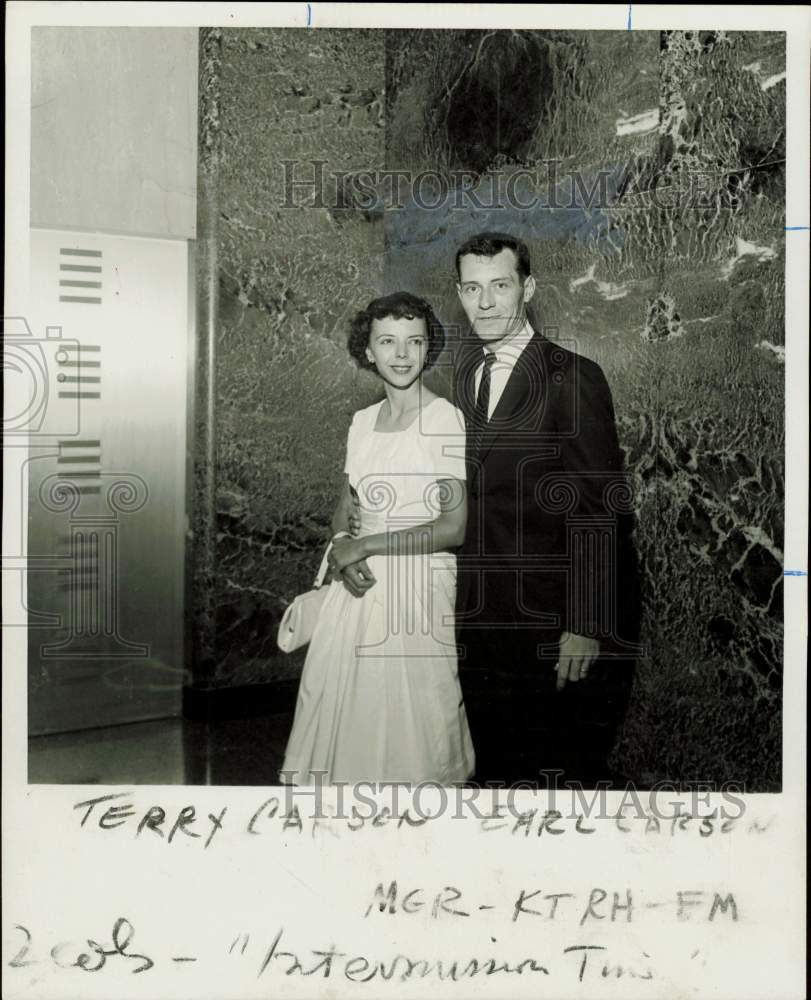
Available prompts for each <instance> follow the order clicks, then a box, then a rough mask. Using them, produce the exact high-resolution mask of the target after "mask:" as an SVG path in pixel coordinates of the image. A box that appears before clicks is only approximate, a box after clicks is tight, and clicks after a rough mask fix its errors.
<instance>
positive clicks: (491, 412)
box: [455, 233, 638, 787]
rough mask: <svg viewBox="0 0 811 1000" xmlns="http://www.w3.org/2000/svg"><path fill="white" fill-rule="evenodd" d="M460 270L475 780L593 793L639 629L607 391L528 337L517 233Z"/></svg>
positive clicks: (495, 241) (585, 364) (465, 620)
mask: <svg viewBox="0 0 811 1000" xmlns="http://www.w3.org/2000/svg"><path fill="white" fill-rule="evenodd" d="M456 270H457V279H458V284H457V291H458V294H459V299H460V302H461V304H462V308H463V309H464V311H465V314H466V316H467V318H468V320H469V322H470V326H471V330H472V333H473V336H472V337H470V338H469V340H467V341H466V342H464V343H463V344H462V345H461V347H460V351H459V353H458V355H457V363H456V369H455V396H456V403H457V405H458V406H459V407H460V408H461V410H462V412H463V413H464V415H465V425H466V431H467V448H466V455H467V467H468V472H467V479H468V521H467V530H466V537H465V541H464V544H463V546H462V548H461V550H460V551H459V553H458V555H457V566H458V579H457V606H456V613H457V639H458V642H459V650H460V659H459V673H460V678H461V682H462V690H463V693H464V698H465V705H466V709H467V713H468V719H469V721H470V726H471V732H472V735H473V743H474V747H475V750H476V756H477V770H476V778H477V780H478V781H479V782H482V783H484V782H501V781H503V782H505V783H508V784H510V783H514V782H518V781H524V782H531V783H533V784H539V785H541V786H545V785H547V784H548V783H549V780H550V774H549V772H552V773H557V775H558V776H557V779H556V780H557V781H566V780H571V781H578V782H581V783H582V784H584V785H586V786H587V787H588V786H593V785H594V784H596V782H598V781H600V780H603V779H606V778H609V777H610V776H611V775H610V773H609V771H608V768H607V764H606V758H607V756H608V754H609V752H610V750H611V748H612V745H613V742H614V738H615V734H616V728H617V724H618V723H619V721H620V720H621V718H622V716H623V714H624V711H625V707H626V705H627V699H628V694H629V690H630V683H631V677H632V669H633V659H632V658H633V655H634V654H635V652H636V647H635V638H636V633H635V625H636V623H637V621H638V610H637V600H636V578H635V573H634V571H633V570H634V566H633V558H632V553H631V551H630V548H629V541H630V518H631V498H630V495H629V491H628V489H627V485H626V484H625V482H624V479H623V474H622V456H621V452H620V449H619V444H618V441H617V432H616V427H615V422H614V412H613V405H612V400H611V394H610V392H609V389H608V385H607V383H606V380H605V377H604V376H603V373H602V371H601V370H600V368H599V367H598V366H597V365H596V364H595V363H594V362H592V361H589V360H588V359H586V358H584V357H581V356H580V355H578V354H576V353H574V352H572V351H570V350H567V349H566V348H565V347H563V346H562V345H561V344H559V343H557V342H555V341H552V340H548V339H547V338H546V337H544V336H542V335H541V333H540V332H539V331H538V330H537V329H533V326H532V324H531V322H530V318H529V317H528V313H527V307H528V304H529V302H530V300H531V299H532V296H533V294H534V292H535V280H534V278H533V277H532V274H531V266H530V257H529V251H528V249H527V247H526V246H525V245H524V244H523V243H522V242H521V241H520V240H517V239H515V238H513V237H511V236H508V235H506V234H503V233H482V234H480V235H479V236H476V237H474V238H473V239H471V240H468V241H467V242H466V243H465V244H464V245H463V246H462V247H460V248H459V250H458V252H457V255H456ZM544 772H546V774H544ZM560 772H562V774H561V773H560Z"/></svg>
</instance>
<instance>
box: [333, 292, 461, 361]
mask: <svg viewBox="0 0 811 1000" xmlns="http://www.w3.org/2000/svg"><path fill="white" fill-rule="evenodd" d="M387 317H391V318H392V319H422V320H424V322H425V333H426V335H427V337H428V347H427V349H426V352H425V367H424V368H423V371H426V372H427V371H428V369H429V368H432V367H433V365H434V364H435V363H436V359H437V358H438V357H439V355H440V354H441V353H442V349H443V348H444V346H445V330H444V328H443V326H442V324H441V323H440V322H439V320H438V319H437V316H436V313H435V312H434V310H433V309H432V308H431V306H430V305H429V304H428V303H427V302H426V301H425V299H420V298H418V297H417V296H416V295H412V294H411V293H410V292H394V293H393V294H391V295H384V296H383V297H382V298H379V299H372V301H371V302H370V303H369V305H368V306H366V308H365V309H361V310H360V312H358V313H357V314H356V316H355V318H354V319H353V320H352V327H351V329H350V332H349V340H348V342H347V347H348V349H349V353H350V354H351V355H352V357H353V358H354V359H355V361H356V363H357V365H358V367H359V368H368V369H370V370H371V371H374V368H375V366H374V365H373V364H372V363H371V362H370V361H369V359H368V358H367V357H366V348H367V347H368V346H369V335H370V334H371V332H372V323H373V322H374V320H376V319H386V318H387Z"/></svg>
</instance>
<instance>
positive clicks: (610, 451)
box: [559, 356, 624, 637]
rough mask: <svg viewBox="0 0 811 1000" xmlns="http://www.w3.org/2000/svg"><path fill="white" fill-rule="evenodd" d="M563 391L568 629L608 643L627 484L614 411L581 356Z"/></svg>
mask: <svg viewBox="0 0 811 1000" xmlns="http://www.w3.org/2000/svg"><path fill="white" fill-rule="evenodd" d="M561 389H562V393H561V396H562V398H561V404H562V405H561V408H560V411H559V412H560V413H561V417H562V418H563V419H564V420H566V424H565V425H563V424H562V423H559V428H560V430H561V460H562V464H563V468H564V476H565V478H566V480H567V482H568V484H569V486H570V488H571V489H572V506H571V508H570V513H569V518H568V532H569V539H568V550H569V553H570V557H571V563H570V572H569V573H568V574H567V576H568V577H569V579H568V581H567V584H568V594H567V600H566V604H565V608H566V611H565V613H564V627H565V628H566V630H567V631H569V632H575V633H577V634H578V635H591V636H595V637H601V636H602V637H605V636H607V635H608V634H609V633H611V632H612V628H613V622H614V620H615V614H614V611H613V608H614V607H615V604H616V600H617V598H618V595H617V594H616V586H617V544H618V537H619V516H618V512H617V508H616V505H615V504H613V503H612V502H611V498H612V496H613V497H616V496H617V495H618V494H617V492H616V491H617V489H618V488H619V489H622V488H623V484H624V480H623V468H622V465H623V463H622V453H621V451H620V447H619V441H618V438H617V428H616V423H615V419H614V406H613V402H612V399H611V392H610V390H609V388H608V383H607V382H606V380H605V376H604V375H603V373H602V371H601V369H600V368H599V366H598V365H596V364H594V362H592V361H589V360H588V359H586V358H583V357H580V356H577V357H576V360H575V363H574V364H573V365H572V370H571V376H570V378H569V379H567V380H566V381H565V382H564V384H563V385H562V386H561ZM566 431H568V433H566Z"/></svg>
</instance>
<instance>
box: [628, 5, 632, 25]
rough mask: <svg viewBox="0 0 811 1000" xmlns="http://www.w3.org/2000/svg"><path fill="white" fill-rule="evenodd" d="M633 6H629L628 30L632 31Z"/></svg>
mask: <svg viewBox="0 0 811 1000" xmlns="http://www.w3.org/2000/svg"><path fill="white" fill-rule="evenodd" d="M632 6H633V4H630V3H629V4H628V30H629V31H630V30H631V7H632Z"/></svg>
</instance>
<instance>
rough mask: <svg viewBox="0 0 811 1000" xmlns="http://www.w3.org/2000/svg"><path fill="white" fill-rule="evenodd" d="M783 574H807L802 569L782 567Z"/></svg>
mask: <svg viewBox="0 0 811 1000" xmlns="http://www.w3.org/2000/svg"><path fill="white" fill-rule="evenodd" d="M783 576H808V573H806V571H805V570H804V569H784V570H783Z"/></svg>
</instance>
